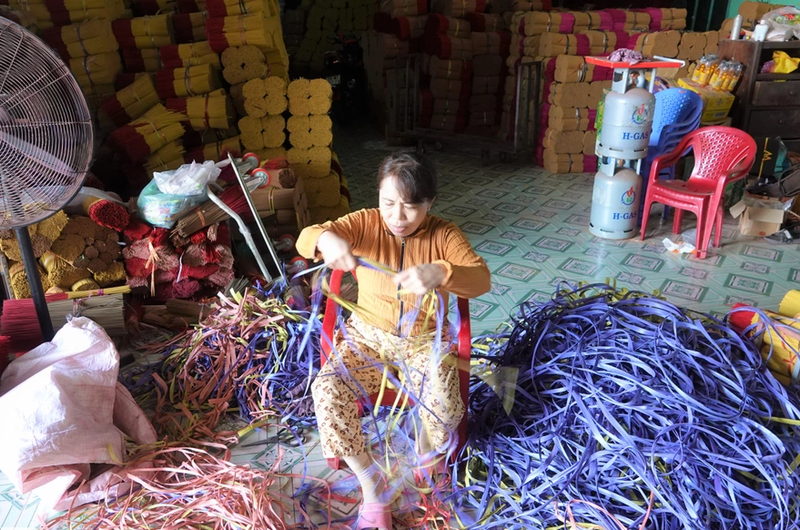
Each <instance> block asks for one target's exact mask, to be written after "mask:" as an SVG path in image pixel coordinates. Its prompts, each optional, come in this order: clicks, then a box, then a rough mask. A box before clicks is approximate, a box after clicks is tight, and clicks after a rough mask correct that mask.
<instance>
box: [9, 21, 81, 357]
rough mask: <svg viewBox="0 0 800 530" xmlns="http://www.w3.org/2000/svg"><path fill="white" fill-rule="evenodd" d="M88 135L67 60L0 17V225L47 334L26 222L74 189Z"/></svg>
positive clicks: (57, 205) (47, 212) (59, 204)
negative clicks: (14, 248) (12, 243)
mask: <svg viewBox="0 0 800 530" xmlns="http://www.w3.org/2000/svg"><path fill="white" fill-rule="evenodd" d="M92 140H93V138H92V118H91V115H90V113H89V108H88V107H87V105H86V100H85V99H84V98H83V94H81V89H80V86H79V85H78V82H77V81H76V80H75V78H74V77H73V76H72V73H71V72H70V71H69V69H68V68H67V66H66V65H65V64H64V63H63V62H62V61H61V59H60V58H59V57H58V55H56V53H55V52H54V51H53V50H52V49H51V48H50V47H49V46H47V44H45V43H44V42H42V41H41V40H39V38H38V37H36V36H35V35H34V34H32V33H30V32H29V31H28V30H26V29H24V28H23V27H22V26H20V25H18V24H15V23H14V22H11V21H10V20H7V19H4V18H0V229H13V230H14V232H15V233H16V236H17V241H18V243H19V247H20V251H21V254H22V261H23V263H24V266H25V273H26V274H27V276H28V283H29V284H30V287H31V296H32V298H33V301H34V305H35V307H36V316H37V318H38V320H39V326H40V327H41V330H42V336H43V337H44V339H45V340H46V341H49V340H50V339H52V338H53V326H52V324H51V323H50V315H49V312H48V310H47V302H46V300H45V297H44V291H43V289H42V282H41V278H40V277H39V271H38V267H37V264H36V257H35V255H34V251H33V246H32V245H31V238H30V235H29V234H28V229H27V227H28V226H29V225H32V224H34V223H38V222H40V221H43V220H45V219H47V218H48V217H50V216H51V215H53V214H55V213H56V212H58V211H59V210H60V209H61V208H63V207H64V206H65V205H66V204H67V203H69V201H71V200H72V198H73V197H74V196H75V194H77V193H78V191H79V190H80V188H81V185H82V184H83V180H84V178H85V177H86V173H87V171H88V169H89V163H90V161H91V158H92Z"/></svg>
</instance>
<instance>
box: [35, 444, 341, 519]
mask: <svg viewBox="0 0 800 530" xmlns="http://www.w3.org/2000/svg"><path fill="white" fill-rule="evenodd" d="M229 456H230V455H229V454H227V452H225V453H224V454H223V455H222V456H220V457H216V456H213V455H212V454H210V453H209V452H207V451H205V450H203V449H199V448H190V447H178V446H166V447H162V448H142V451H141V454H140V456H139V458H138V459H134V460H133V461H131V462H129V463H128V464H126V468H125V469H126V470H125V471H124V477H125V478H126V479H127V480H128V481H129V482H131V483H132V488H131V490H132V491H131V492H130V493H129V494H128V495H123V496H119V497H109V498H107V499H106V501H105V502H102V503H99V504H97V505H94V506H91V507H89V508H81V509H79V510H73V509H70V510H68V511H67V512H66V513H64V514H63V515H61V516H60V517H57V518H55V519H52V520H50V521H48V522H47V523H45V524H44V525H43V526H42V528H43V529H49V528H62V527H64V526H67V525H68V527H69V528H109V529H118V530H129V529H130V530H141V529H143V528H159V529H164V530H183V529H187V528H196V529H230V528H252V529H259V530H261V529H264V530H273V529H275V530H284V529H289V528H305V527H307V526H304V525H303V524H293V523H291V522H290V521H291V519H293V517H294V515H295V514H299V516H300V518H301V519H303V520H304V521H308V519H309V518H308V514H306V513H305V511H304V510H303V507H302V505H301V503H299V502H298V501H297V500H296V499H294V498H293V496H292V495H287V494H284V493H281V491H282V490H285V489H286V487H285V486H286V483H287V481H291V480H292V479H293V478H297V475H293V474H289V473H279V472H278V465H279V462H280V457H279V458H278V459H277V460H276V462H275V464H274V466H273V468H272V469H270V470H268V471H261V470H258V469H253V468H251V467H248V466H239V465H235V464H233V463H231V462H229V461H228V458H229ZM306 480H312V481H316V482H318V483H319V484H318V485H317V487H318V489H320V490H322V491H323V492H324V495H325V496H326V498H327V501H328V503H327V506H328V510H329V509H330V499H331V492H330V489H329V488H328V486H327V484H326V483H325V481H324V480H322V479H313V478H308V477H306ZM328 517H329V518H330V513H328ZM329 528H331V527H329Z"/></svg>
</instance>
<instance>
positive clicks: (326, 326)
mask: <svg viewBox="0 0 800 530" xmlns="http://www.w3.org/2000/svg"><path fill="white" fill-rule="evenodd" d="M343 275H344V273H343V271H339V270H335V271H333V272H332V273H331V279H330V290H331V292H332V293H333V294H336V295H338V294H339V293H340V291H341V287H342V276H343ZM337 307H338V304H337V303H336V301H335V300H333V299H332V298H330V297H329V298H328V301H327V303H326V304H325V316H324V317H323V320H322V336H321V337H320V346H321V348H320V350H321V351H320V367H322V366H325V363H326V362H327V361H328V356H329V355H330V353H331V345H332V344H333V337H334V334H335V329H334V328H335V327H336V320H337V318H336V309H337ZM458 314H459V318H460V320H461V327H460V328H459V330H458V341H457V342H458V347H457V353H458V367H459V378H458V384H459V390H460V391H461V399H462V401H463V402H464V406H465V407H466V406H467V404H468V403H469V363H470V357H471V352H472V330H471V328H470V322H469V300H468V299H466V298H458ZM369 399H370V402H371V403H372V404H374V405H377V404H378V403H376V401H377V399H378V394H377V393H375V394H372V395H371V396H369ZM396 399H397V391H395V390H393V389H390V388H386V389H385V390H384V392H383V401H381V403H379V404H380V405H388V406H391V405H393V404H394V403H395V401H396ZM408 402H409V404H413V403H412V400H411V399H409V400H408ZM360 409H361V404H360V402H359V410H360ZM466 441H467V414H466V412H465V413H464V417H463V418H462V419H461V423H460V424H459V425H458V446H457V447H458V449H459V450H460V449H461V448H462V447H463V446H464V444H465V443H466ZM457 453H458V451H456V454H457ZM328 466H330V467H331V468H333V469H339V458H329V459H328Z"/></svg>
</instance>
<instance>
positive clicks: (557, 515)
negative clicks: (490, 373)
mask: <svg viewBox="0 0 800 530" xmlns="http://www.w3.org/2000/svg"><path fill="white" fill-rule="evenodd" d="M513 324H514V327H513V329H512V330H511V331H510V332H508V333H507V334H505V335H503V336H501V337H498V338H499V339H501V340H499V341H497V342H496V343H495V344H497V345H496V346H494V347H492V348H491V350H490V352H489V353H488V354H486V353H485V352H484V353H483V354H481V353H480V351H479V350H475V351H474V353H473V356H474V357H484V358H485V360H486V362H487V363H489V364H491V365H493V366H494V369H495V371H496V372H502V369H503V368H507V369H508V368H515V367H516V368H519V374H518V379H517V381H516V388H515V401H514V405H513V408H512V409H511V413H510V414H507V413H506V411H505V410H504V408H503V396H502V394H503V393H502V392H500V395H499V394H498V392H496V391H495V388H493V387H491V386H490V385H488V384H487V383H485V382H484V381H483V380H481V379H479V378H476V377H473V381H472V388H471V392H470V404H469V414H470V424H469V429H470V434H469V441H468V444H467V449H466V450H465V452H463V453H462V456H461V458H462V463H465V464H466V471H465V472H463V471H462V474H461V475H460V476H459V477H458V480H459V482H460V483H461V484H464V487H463V488H462V489H459V490H458V491H456V492H455V493H454V494H453V496H452V500H453V502H454V503H455V504H456V506H457V507H458V508H459V512H460V514H461V515H462V522H463V523H464V524H465V525H466V526H468V527H470V528H487V529H488V528H504V529H511V528H514V529H516V528H519V529H523V528H526V529H527V528H551V527H553V528H554V527H559V528H563V527H565V523H564V518H565V510H566V508H567V506H569V508H570V509H571V512H572V514H573V516H574V518H575V521H576V522H578V523H585V524H595V525H600V526H601V527H603V528H607V529H611V528H631V529H632V528H640V527H641V528H653V529H664V530H666V529H709V530H711V529H713V530H717V529H737V530H742V529H764V530H767V529H769V530H776V529H781V530H782V529H796V528H800V526H799V525H800V523H799V522H798V521H800V475H798V472H797V471H796V467H797V465H798V461H800V460H798V455H800V422H798V420H800V409H799V408H798V407H800V392H798V389H797V388H796V387H793V388H790V389H785V388H784V387H782V386H781V385H780V384H779V383H778V382H777V381H776V380H775V379H774V378H773V377H772V376H771V375H770V374H769V372H768V371H767V370H766V369H765V367H764V366H763V362H762V359H761V355H760V353H759V352H758V350H757V349H756V348H755V347H754V346H753V345H752V344H751V343H749V342H748V341H747V340H746V339H742V338H741V337H740V336H739V335H737V334H736V333H735V332H734V331H732V330H731V329H729V328H728V327H726V326H725V325H724V324H722V323H721V322H719V321H717V320H714V319H712V318H711V317H707V316H705V315H699V314H691V313H688V312H687V311H685V310H683V309H680V308H678V307H676V306H674V305H672V304H670V303H668V302H665V301H663V300H660V299H657V298H654V297H651V296H648V295H646V294H643V293H621V292H619V291H617V290H615V289H613V288H611V287H609V286H607V285H590V286H587V287H583V288H581V289H572V288H569V289H565V290H562V291H560V292H559V293H558V294H556V295H555V296H554V297H553V299H552V301H550V302H548V303H546V304H543V305H539V304H534V303H526V304H523V305H522V306H521V308H520V312H519V314H518V316H517V317H516V318H515V319H514V322H513ZM506 372H509V373H513V370H507V371H506ZM776 419H784V420H788V421H783V422H781V421H778V420H776ZM792 422H794V425H792ZM454 468H455V466H454ZM462 469H463V468H462ZM590 503H591V504H590Z"/></svg>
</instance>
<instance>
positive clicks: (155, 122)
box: [109, 104, 188, 162]
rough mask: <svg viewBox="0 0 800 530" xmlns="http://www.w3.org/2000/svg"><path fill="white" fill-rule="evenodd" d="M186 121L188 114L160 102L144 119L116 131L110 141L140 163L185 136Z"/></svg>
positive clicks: (132, 160) (133, 160) (130, 158)
mask: <svg viewBox="0 0 800 530" xmlns="http://www.w3.org/2000/svg"><path fill="white" fill-rule="evenodd" d="M186 120H188V117H187V116H186V115H185V114H182V113H179V112H173V111H169V110H167V109H166V108H165V107H164V106H163V105H161V104H158V105H155V106H154V107H153V108H152V109H150V110H148V111H147V112H146V113H145V114H144V115H143V116H142V117H141V118H138V119H136V120H135V121H133V122H131V123H129V124H128V125H126V126H124V127H120V128H119V129H117V130H115V131H114V132H112V133H111V135H110V136H109V142H110V143H111V145H112V146H113V147H115V148H116V149H117V150H118V151H119V152H121V153H123V154H124V155H125V156H126V158H127V159H128V160H129V161H131V162H138V161H139V160H142V159H144V158H145V157H146V156H147V155H149V154H152V153H155V152H156V151H158V150H159V149H161V148H162V147H164V146H165V145H167V144H168V143H169V142H171V141H173V140H177V139H178V138H180V137H181V136H183V133H184V129H183V126H182V125H181V122H183V121H186Z"/></svg>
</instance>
